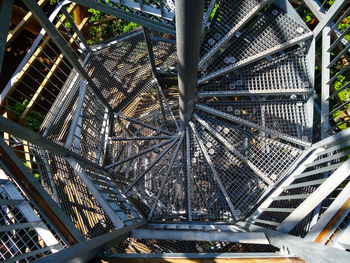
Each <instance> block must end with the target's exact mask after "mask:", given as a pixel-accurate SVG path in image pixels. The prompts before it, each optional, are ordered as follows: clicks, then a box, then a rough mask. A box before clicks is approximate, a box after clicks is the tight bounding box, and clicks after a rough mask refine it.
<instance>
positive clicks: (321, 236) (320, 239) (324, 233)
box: [315, 198, 350, 245]
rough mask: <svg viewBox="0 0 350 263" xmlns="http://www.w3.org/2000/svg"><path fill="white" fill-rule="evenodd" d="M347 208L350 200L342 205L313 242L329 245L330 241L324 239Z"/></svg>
mask: <svg viewBox="0 0 350 263" xmlns="http://www.w3.org/2000/svg"><path fill="white" fill-rule="evenodd" d="M349 206H350V198H349V199H348V200H346V202H345V203H344V204H343V205H342V207H341V208H340V209H339V211H338V212H337V213H336V214H335V216H334V217H333V218H332V220H331V221H329V223H328V224H327V225H326V227H325V228H324V229H323V230H322V232H321V233H320V234H319V235H318V237H317V238H316V239H315V242H318V243H323V244H326V245H329V242H330V241H327V240H325V237H327V236H329V234H330V231H331V230H332V229H333V225H334V224H336V223H337V222H338V220H339V218H340V217H341V216H342V214H343V213H344V211H346V210H347V208H348V207H349Z"/></svg>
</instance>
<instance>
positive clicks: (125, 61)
mask: <svg viewBox="0 0 350 263" xmlns="http://www.w3.org/2000/svg"><path fill="white" fill-rule="evenodd" d="M88 71H89V72H92V75H91V78H92V80H93V81H94V82H95V84H96V86H98V87H99V89H100V91H101V93H102V95H103V96H104V97H105V98H106V100H107V101H108V102H109V104H110V105H111V107H112V108H115V107H116V106H118V105H120V103H121V102H122V101H127V102H130V101H132V99H133V98H134V96H135V94H137V93H138V92H139V89H141V88H142V87H143V86H145V85H146V83H147V82H148V81H149V79H150V78H151V76H152V74H151V66H150V64H149V60H148V53H147V47H146V43H145V40H144V37H143V34H132V37H129V38H124V39H123V40H122V41H121V42H117V43H115V44H114V45H111V46H108V47H106V48H103V49H100V50H98V51H96V52H95V53H94V55H93V56H92V60H91V62H90V64H89V65H88ZM125 105H126V104H123V106H124V107H125Z"/></svg>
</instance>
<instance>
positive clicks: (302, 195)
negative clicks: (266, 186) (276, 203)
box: [273, 194, 310, 200]
mask: <svg viewBox="0 0 350 263" xmlns="http://www.w3.org/2000/svg"><path fill="white" fill-rule="evenodd" d="M309 195H310V194H300V195H282V196H277V197H274V198H273V200H293V199H306V198H307V197H308V196H309Z"/></svg>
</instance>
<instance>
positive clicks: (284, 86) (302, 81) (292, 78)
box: [197, 48, 313, 97]
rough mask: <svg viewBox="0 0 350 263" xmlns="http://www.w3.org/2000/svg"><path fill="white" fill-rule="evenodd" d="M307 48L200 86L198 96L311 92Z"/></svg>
mask: <svg viewBox="0 0 350 263" xmlns="http://www.w3.org/2000/svg"><path fill="white" fill-rule="evenodd" d="M312 88H313V87H312V86H311V81H310V78H309V70H308V64H307V60H306V55H305V49H303V48H300V49H296V50H293V51H290V52H288V53H286V54H282V55H280V54H278V55H275V56H273V57H272V58H271V59H270V60H268V61H267V60H266V59H263V60H260V61H259V62H257V63H256V64H255V65H254V66H245V67H243V68H241V69H239V71H238V72H235V73H233V74H229V75H227V76H224V77H222V78H217V79H215V80H214V81H213V82H210V83H209V84H207V85H203V86H200V89H199V91H198V92H197V94H198V95H199V96H206V97H207V96H227V95H232V96H235V95H241V96H242V95H247V96H248V95H253V94H261V95H278V94H286V95H287V94H293V96H295V94H300V93H310V92H312V90H313V89H312Z"/></svg>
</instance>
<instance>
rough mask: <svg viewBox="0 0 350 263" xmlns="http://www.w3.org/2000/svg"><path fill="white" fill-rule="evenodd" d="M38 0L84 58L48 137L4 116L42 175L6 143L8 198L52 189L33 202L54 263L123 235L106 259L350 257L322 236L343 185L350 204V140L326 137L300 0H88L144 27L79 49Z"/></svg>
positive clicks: (78, 59) (45, 129) (73, 59)
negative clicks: (33, 172)
mask: <svg viewBox="0 0 350 263" xmlns="http://www.w3.org/2000/svg"><path fill="white" fill-rule="evenodd" d="M23 2H24V4H26V5H27V7H28V9H30V10H31V11H32V12H33V14H34V15H35V16H36V18H37V20H38V21H39V22H40V23H41V24H42V25H43V28H44V29H45V30H46V32H47V33H48V35H49V36H50V37H51V38H52V39H54V43H55V45H56V46H57V47H58V49H60V51H61V52H62V53H63V54H64V56H65V57H66V58H67V60H68V62H69V63H70V65H71V72H69V76H68V78H67V79H66V80H65V81H64V84H63V86H62V87H61V88H60V91H59V93H58V95H57V97H56V99H55V100H54V102H53V103H52V105H51V106H50V109H49V110H48V111H47V112H46V117H45V119H44V121H43V123H42V124H41V126H40V130H39V131H38V132H37V133H34V132H31V131H28V130H26V129H24V128H23V127H22V126H20V125H19V124H14V123H9V122H6V121H8V120H2V127H3V128H2V131H3V132H4V133H8V134H10V135H11V138H10V139H8V140H9V141H8V144H9V145H10V146H11V144H12V145H13V144H14V143H13V141H14V140H15V138H17V139H18V138H19V139H22V140H23V142H24V141H28V142H29V147H28V154H29V155H30V156H31V161H32V163H35V165H34V166H35V167H37V169H38V171H39V174H40V180H37V181H35V180H33V178H31V179H28V178H30V177H32V176H31V175H30V170H28V169H27V170H25V169H26V168H25V167H22V166H23V165H22V164H21V161H20V160H19V159H18V158H17V157H16V155H15V154H14V153H13V152H11V149H10V147H7V145H6V144H5V143H3V142H2V144H1V145H2V150H1V154H2V157H4V158H5V157H6V156H7V157H8V160H11V161H7V162H1V167H2V170H3V171H4V172H3V176H2V177H4V178H3V179H1V181H0V182H1V187H2V192H3V193H6V196H7V197H6V198H5V197H3V198H4V199H9V197H8V196H10V194H9V193H10V192H11V191H10V190H8V187H9V186H11V189H12V188H14V185H17V189H23V190H16V189H15V190H12V191H15V192H16V194H17V196H18V195H19V192H20V191H23V192H22V196H24V197H25V198H27V199H28V200H31V199H33V198H34V199H35V196H34V194H33V196H31V195H32V194H31V193H36V192H37V193H38V196H41V197H40V198H43V203H46V204H47V205H49V206H51V210H52V211H51V210H50V211H48V210H45V209H44V207H45V206H43V204H40V201H37V200H36V201H35V200H32V202H33V205H32V206H33V207H34V208H30V207H26V208H25V209H24V208H22V210H23V209H24V210H25V211H27V212H26V213H31V214H35V215H36V213H34V211H36V210H37V211H38V212H37V213H38V214H39V217H40V218H41V219H40V220H41V221H40V220H39V221H40V222H39V221H38V219H37V218H36V221H35V222H36V223H35V226H36V228H38V227H37V225H38V224H44V223H45V224H46V225H45V227H43V228H44V229H46V230H47V227H46V226H47V225H51V228H50V227H49V228H48V229H49V230H47V231H48V232H50V231H51V232H53V233H54V234H51V232H50V234H51V236H50V238H49V239H50V240H51V241H52V240H53V239H55V238H56V239H57V240H56V242H53V243H52V242H51V243H52V244H53V245H48V244H47V247H46V248H47V249H46V250H45V251H46V252H45V253H48V254H50V253H54V254H52V255H50V256H47V257H43V258H41V259H40V260H39V261H40V262H44V261H45V260H46V261H47V262H52V260H63V259H64V260H65V261H69V260H72V258H74V257H78V258H80V259H83V260H87V259H88V258H89V259H91V257H93V258H94V257H96V255H97V254H96V253H97V252H96V253H95V252H93V251H97V250H98V251H101V249H102V250H106V249H105V247H106V245H107V243H108V244H109V243H110V242H112V243H113V242H115V241H116V240H118V241H119V242H120V243H119V245H116V246H114V247H113V248H112V249H110V250H108V252H107V253H106V254H105V255H104V256H103V258H104V260H107V261H110V262H114V261H113V260H119V261H122V262H124V261H125V262H127V261H128V260H129V261H130V260H131V261H132V260H141V261H142V260H146V259H148V260H152V259H153V260H156V258H152V253H158V254H159V253H166V254H164V255H163V256H160V257H159V258H167V257H170V258H172V257H171V256H170V254H171V253H175V254H176V253H177V256H179V255H178V254H179V253H196V254H198V255H199V254H200V253H202V254H203V255H202V258H204V259H205V258H206V259H208V258H212V257H213V255H214V257H217V258H218V260H219V259H220V257H218V254H215V253H224V254H223V256H222V257H223V258H231V260H233V259H234V258H235V257H236V258H240V257H242V258H244V257H247V255H242V254H240V253H238V252H241V253H248V254H249V253H254V254H255V255H253V254H250V260H251V261H247V262H255V261H252V260H253V259H252V258H253V257H256V258H260V260H266V261H262V262H272V261H269V260H277V259H279V260H284V259H285V260H295V261H293V262H305V261H304V260H306V261H307V262H309V261H311V262H312V261H314V262H326V261H325V260H327V259H328V258H327V257H326V256H324V254H323V253H330V254H332V255H333V256H332V260H337V262H346V261H347V259H348V258H349V255H348V252H345V251H344V250H346V249H349V247H350V246H349V247H346V246H347V245H346V243H348V242H345V241H344V236H343V239H342V240H343V241H339V243H338V245H339V244H342V245H343V247H342V248H343V251H342V250H337V249H335V248H331V247H327V246H323V245H322V246H321V245H320V244H316V243H315V242H312V241H314V240H315V239H317V238H319V235H316V236H315V232H313V231H315V229H317V228H319V231H322V230H323V229H324V228H322V224H323V226H325V225H327V224H326V223H328V222H329V221H327V222H326V221H325V220H326V219H323V218H325V217H328V218H329V217H332V215H333V216H334V213H335V212H336V211H334V210H332V209H328V210H327V209H323V208H322V207H324V206H325V205H323V206H322V202H323V201H324V200H326V199H327V198H331V197H334V195H332V193H333V192H334V191H336V190H337V191H340V192H341V193H343V194H339V195H337V196H336V197H334V198H333V199H335V200H343V201H344V200H345V199H348V198H349V196H348V195H347V193H348V192H347V191H349V190H348V189H347V188H349V186H347V184H346V182H347V181H348V180H349V178H348V177H349V174H348V172H349V169H350V168H349V162H348V161H346V160H344V159H341V157H344V156H346V155H347V152H348V150H347V148H346V147H348V145H349V140H348V137H347V136H345V135H343V134H347V133H348V132H349V131H348V130H346V131H345V132H346V133H344V132H343V133H340V134H341V135H334V136H336V137H334V136H332V137H329V138H328V139H326V140H324V141H322V140H321V141H320V139H319V134H318V130H317V128H316V127H317V125H319V115H320V113H319V112H315V113H314V94H315V91H314V86H315V83H314V80H315V76H314V70H313V69H314V67H315V65H314V58H315V42H314V41H313V39H314V34H313V32H312V31H311V30H310V29H309V28H308V27H307V26H306V25H305V24H304V22H303V20H302V19H301V18H300V17H299V15H298V13H297V12H296V11H295V10H294V8H293V7H292V6H291V5H290V3H289V2H288V1H284V0H278V1H267V0H248V1H241V0H237V1H228V0H220V1H215V0H213V1H197V2H198V3H195V2H196V1H193V2H192V1H180V0H179V1H177V2H176V8H175V3H174V1H169V0H167V1H131V0H130V1H127V0H125V1H116V0H111V1H92V0H77V1H74V2H77V3H78V4H81V5H84V6H87V7H90V8H95V9H97V10H100V11H101V12H105V13H108V14H111V15H115V16H117V17H121V18H126V19H129V20H130V21H134V22H136V23H139V24H141V25H143V26H144V28H139V29H136V30H134V31H132V32H129V33H125V34H124V35H121V36H118V37H115V38H113V39H111V40H108V41H106V42H103V43H101V44H98V45H95V46H88V45H87V43H86V42H85V41H84V39H83V38H80V39H79V40H78V42H79V43H78V55H77V54H75V53H74V52H73V51H74V50H73V49H72V46H68V47H67V46H66V45H65V43H66V42H65V39H64V38H63V37H62V36H61V34H60V31H58V30H55V29H54V28H53V26H52V24H51V23H50V22H49V20H48V19H47V18H46V16H45V15H44V14H43V12H42V11H41V10H40V9H39V8H38V7H37V6H36V5H35V1H32V0H25V1H23ZM186 2H187V3H186ZM65 4H66V3H63V4H62V5H61V7H62V6H64V5H65ZM191 8H192V9H191ZM63 9H64V8H63ZM175 10H176V12H175ZM63 12H66V11H63ZM175 21H176V25H175ZM70 22H72V21H70ZM175 27H176V28H177V31H176V39H177V41H176V40H175ZM179 29H181V30H179ZM72 50H73V51H72ZM76 50H77V49H75V51H76ZM197 51H198V52H197ZM176 52H177V53H176ZM68 62H67V63H68ZM6 96H7V97H8V98H10V95H6ZM4 137H5V136H4ZM5 141H6V140H5ZM6 147H7V148H6ZM11 148H12V149H13V147H11ZM341 149H343V152H341V151H340V150H341ZM327 153H328V154H330V153H331V154H332V155H334V156H335V157H333V158H332V157H330V156H332V155H325V154H327ZM337 154H338V155H337ZM17 159H18V160H17ZM20 166H21V168H18V169H17V170H16V169H15V168H14V167H20ZM340 168H341V169H342V170H338V169H340ZM333 173H337V175H338V174H339V176H333ZM5 174H6V175H5ZM331 175H332V176H331ZM21 176H22V177H21ZM335 177H336V179H334V178H335ZM11 178H12V179H11ZM21 178H22V179H21ZM23 178H27V179H26V180H23ZM333 180H337V181H336V182H333ZM28 185H30V186H28ZM6 186H7V188H6ZM33 189H34V190H33ZM320 196H323V198H321V197H320ZM38 198H39V197H38ZM40 198H39V199H40ZM71 198H73V199H75V200H76V202H77V203H76V204H79V205H76V204H75V205H73V204H72V199H71ZM312 198H313V199H312ZM315 198H316V199H317V198H318V199H319V200H318V201H313V200H314V199H315ZM344 198H345V199H344ZM15 199H16V200H14V201H15V202H13V203H11V202H8V201H7V203H6V202H4V204H5V203H6V204H7V205H14V206H15V205H16V204H17V203H16V202H18V200H17V199H18V197H16V198H15ZM20 199H23V197H21V198H20ZM333 199H332V200H333ZM47 200H50V201H47ZM327 200H328V199H327ZM343 203H344V202H343ZM343 203H341V202H340V204H341V205H342V204H343ZM1 204H3V203H1ZM336 204H337V202H336V201H333V203H332V202H331V203H329V204H328V206H327V207H326V208H333V207H331V206H332V205H333V206H334V207H335V206H336ZM26 206H28V205H27V204H26ZM37 206H38V207H39V208H38V207H37ZM83 207H85V208H83ZM301 207H304V208H303V209H301ZM17 209H18V210H19V211H22V210H21V209H20V208H18V207H17ZM322 209H323V210H322ZM344 209H345V208H344ZM346 209H348V208H346ZM301 210H302V211H301ZM28 211H30V212H28ZM57 211H58V212H57ZM332 211H333V214H332ZM346 211H348V210H346ZM47 214H51V215H47ZM52 214H53V215H52ZM324 215H325V216H324ZM348 216H349V215H348V214H345V215H344V216H343V222H345V221H344V220H345V219H344V218H345V217H348ZM24 217H26V216H25V215H24ZM34 217H35V216H34ZM36 217H38V216H36ZM57 218H59V220H58V221H59V222H57V220H56V219H57ZM332 218H333V217H332ZM9 220H10V219H9ZM27 220H29V217H28V218H27ZM55 220H56V221H55ZM322 220H323V221H325V222H323V221H322ZM10 221H11V220H10ZM38 222H39V223H38ZM43 222H44V223H43ZM52 222H54V223H52ZM92 222H94V223H92ZM320 222H321V223H320ZM322 222H323V223H322ZM346 222H347V221H346ZM28 224H30V225H31V226H32V225H34V223H31V221H28ZM60 225H61V228H60V227H59V226H60ZM62 225H65V227H66V228H67V229H68V230H69V231H68V232H70V233H69V234H63V235H61V234H62V233H63V232H65V231H66V232H67V229H65V230H62V229H63V228H62ZM338 226H339V224H338ZM345 228H346V227H345ZM345 228H344V229H345ZM17 229H18V227H17ZM72 229H73V230H72ZM311 230H312V231H311ZM346 231H348V230H344V231H343V232H346ZM322 233H323V232H322ZM334 233H335V232H334ZM38 235H42V232H40V233H39V232H38ZM7 236H8V238H9V234H7ZM128 236H129V238H128V239H125V238H126V237H128ZM339 236H341V235H339ZM3 239H4V240H5V237H3ZM87 239H90V241H93V242H95V245H96V244H98V246H99V249H96V247H90V245H88V244H91V243H85V244H86V245H84V242H83V241H84V240H87ZM41 240H44V241H45V239H44V238H42V239H41ZM72 240H73V241H72ZM152 240H153V241H152ZM22 241H23V240H22ZM156 241H158V243H157V242H156ZM42 242H43V241H42ZM85 242H89V241H85ZM106 242H107V243H106ZM162 242H163V243H162ZM298 242H299V244H298V245H296V243H298ZM12 243H15V242H14V241H12ZM323 243H324V244H326V241H324V242H323ZM73 244H76V245H75V246H72V247H71V248H66V247H69V246H71V245H73ZM344 244H345V245H344ZM303 247H304V248H305V247H308V248H309V250H312V252H310V254H309V255H308V253H309V252H308V249H306V252H301V251H302V250H303ZM344 248H345V249H344ZM7 249H8V250H11V248H7ZM12 250H13V249H12ZM17 250H20V248H17ZM57 250H60V251H61V252H59V253H57V254H55V252H56V251H57ZM129 250H130V251H131V252H130V251H129ZM126 251H129V252H126ZM155 251H156V252H155ZM45 253H44V254H42V255H41V254H40V255H39V256H37V258H30V259H28V258H27V260H28V261H31V260H33V259H38V258H40V257H41V256H45V255H46V254H45ZM94 253H95V254H94ZM128 253H131V255H133V256H130V255H129V256H128V255H127V254H128ZM205 253H207V254H205ZM225 253H226V254H225ZM235 253H236V255H234V254H235ZM264 253H266V254H264ZM145 254H146V255H147V254H150V255H148V256H145ZM212 254H213V255H212ZM16 255H17V254H15V256H16ZM55 255H56V258H55ZM198 255H197V256H198ZM215 255H216V256H215ZM31 256H32V255H31ZM17 257H19V256H18V255H17ZM86 257H87V258H86ZM186 257H187V258H190V257H191V256H189V255H187V256H186ZM198 257H199V258H200V256H198ZM297 257H299V258H297ZM6 258H9V259H8V260H9V262H10V261H11V257H8V256H6V255H5V256H4V257H3V259H6ZM14 258H15V257H14ZM22 258H24V257H22ZM159 258H157V259H158V260H159ZM272 258H274V259H272ZM17 259H20V258H17ZM172 259H173V260H175V259H174V258H172ZM196 259H198V258H197V257H196ZM338 260H339V261H338ZM46 261H45V262H46ZM133 262H135V261H133ZM233 262H235V261H233ZM276 262H290V261H276ZM334 262H336V261H334Z"/></svg>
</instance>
